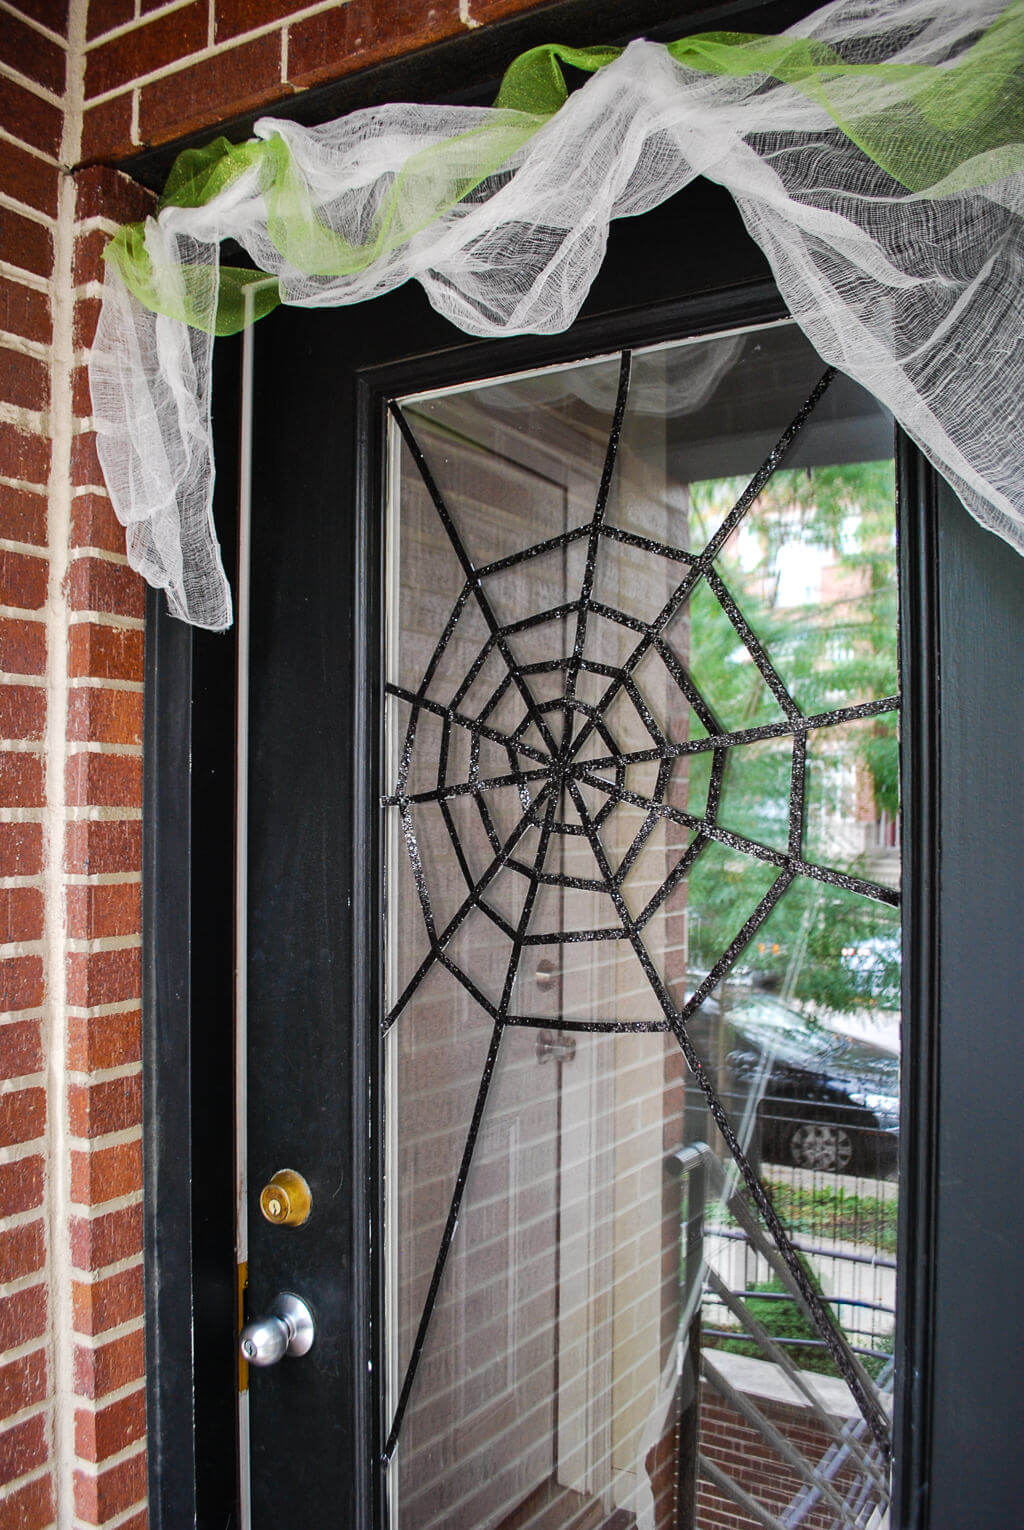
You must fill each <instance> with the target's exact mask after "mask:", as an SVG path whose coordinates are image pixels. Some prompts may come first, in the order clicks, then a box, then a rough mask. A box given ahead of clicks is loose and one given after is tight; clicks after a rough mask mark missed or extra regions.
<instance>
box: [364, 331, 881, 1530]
mask: <svg viewBox="0 0 1024 1530" xmlns="http://www.w3.org/2000/svg"><path fill="white" fill-rule="evenodd" d="M820 378H821V365H820V362H819V361H818V359H817V358H816V357H815V355H814V353H813V351H812V350H811V349H810V347H809V346H808V345H807V343H806V341H804V340H803V338H802V337H801V336H800V335H799V332H798V331H796V330H795V328H793V327H792V326H790V325H781V326H772V327H768V328H764V329H759V330H754V331H750V332H744V333H740V334H733V335H727V336H722V337H719V338H717V339H712V340H701V341H699V342H685V343H679V344H676V345H673V346H669V347H661V348H657V349H654V350H651V351H647V352H644V353H638V354H637V355H635V356H633V357H629V356H626V357H621V358H620V357H619V356H614V357H609V358H605V359H602V360H599V361H596V362H588V363H586V364H585V365H581V366H577V367H569V368H563V369H554V370H550V371H546V372H542V373H536V374H532V375H525V376H522V377H514V378H505V379H499V380H497V381H496V382H493V383H481V384H476V385H474V386H472V387H468V388H462V389H457V390H452V391H447V392H443V393H439V394H436V395H433V396H431V397H430V398H417V399H408V400H405V401H403V402H402V403H401V404H400V405H396V406H395V408H394V411H393V420H392V443H393V445H392V459H391V460H392V472H391V479H390V486H389V493H390V514H389V593H388V629H387V647H388V718H387V723H388V743H387V766H386V773H387V776H388V791H389V793H390V795H389V796H388V797H387V799H386V801H385V808H384V812H385V830H386V841H385V856H386V869H387V888H386V898H387V909H388V921H387V939H386V952H385V957H386V975H387V981H386V1014H385V1016H384V1031H385V1036H386V1042H385V1051H386V1102H385V1124H386V1136H387V1203H386V1208H385V1209H386V1235H387V1249H386V1264H387V1281H386V1285H387V1292H386V1301H387V1311H386V1314H385V1317H386V1351H387V1360H388V1366H387V1370H388V1375H387V1396H386V1398H385V1408H386V1413H387V1423H386V1429H387V1442H386V1446H385V1461H386V1471H387V1494H388V1503H389V1512H390V1516H391V1523H392V1525H393V1526H394V1527H396V1530H432V1527H434V1526H437V1527H440V1526H445V1527H446V1530H447V1527H453V1530H459V1527H463V1530H478V1527H482V1526H488V1527H491V1526H493V1527H501V1530H528V1527H535V1530H570V1527H572V1530H598V1527H604V1530H631V1527H641V1526H643V1527H646V1530H670V1527H673V1530H674V1527H686V1530H692V1527H693V1526H694V1525H697V1524H699V1525H700V1526H701V1530H726V1527H728V1530H737V1527H742V1526H747V1525H763V1524H765V1523H778V1524H784V1525H787V1526H796V1525H806V1526H808V1527H811V1530H824V1527H825V1526H840V1527H842V1530H853V1527H855V1526H862V1525H866V1524H867V1523H868V1520H869V1519H870V1518H871V1516H872V1515H876V1516H877V1515H881V1514H882V1513H884V1510H885V1506H886V1503H887V1464H886V1451H885V1445H886V1437H887V1429H888V1424H887V1414H888V1411H889V1404H888V1398H889V1397H890V1396H891V1390H892V1359H891V1355H892V1328H893V1319H894V1308H895V1216H896V1185H895V1183H894V1180H893V1178H892V1176H893V1174H894V1170H895V1162H896V1144H897V1140H898V1129H899V1119H898V1047H897V1044H896V1037H897V1034H898V1032H897V1022H898V1008H899V913H898V887H899V839H898V823H899V805H898V769H897V752H896V751H897V742H896V724H897V717H898V711H897V705H898V702H897V697H896V596H895V560H894V528H895V511H894V488H893V467H892V455H891V440H892V430H891V423H890V421H889V420H888V418H887V417H886V416H885V414H884V412H883V411H881V410H880V409H879V407H878V406H877V405H876V404H875V403H874V402H873V401H872V400H871V399H870V398H868V396H867V395H865V394H863V393H862V392H861V391H860V390H859V389H857V388H855V387H854V386H853V385H852V384H850V383H849V382H847V381H845V380H843V379H841V378H838V379H835V380H832V381H831V382H830V381H829V379H828V378H826V379H825V380H824V381H819V379H820ZM809 397H811V398H812V400H813V407H812V408H808V407H807V405H806V403H805V401H806V400H808V398H809ZM794 422H795V424H794ZM784 432H788V434H787V437H786V439H787V441H789V447H788V451H787V453H786V455H785V459H784V465H783V466H782V467H776V469H775V471H774V472H773V471H771V462H769V464H768V466H767V467H765V468H763V470H762V464H764V463H765V461H766V458H768V456H769V453H771V451H772V449H773V447H774V446H775V443H776V442H777V441H778V440H779V438H780V437H781V436H783V433H784ZM772 461H774V459H772ZM752 481H753V482H752ZM751 482H752V487H749V488H748V485H750V484H751ZM684 1053H686V1054H688V1055H689V1057H690V1060H691V1062H692V1064H693V1067H692V1068H688V1067H687V1064H686V1062H685V1061H684ZM766 1516H767V1518H766Z"/></svg>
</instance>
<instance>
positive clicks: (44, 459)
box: [0, 5, 67, 1530]
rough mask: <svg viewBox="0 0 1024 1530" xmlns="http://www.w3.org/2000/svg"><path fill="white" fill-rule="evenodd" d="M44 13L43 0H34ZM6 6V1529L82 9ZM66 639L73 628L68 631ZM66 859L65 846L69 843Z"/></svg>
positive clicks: (21, 1412) (24, 1516) (30, 1220)
mask: <svg viewBox="0 0 1024 1530" xmlns="http://www.w3.org/2000/svg"><path fill="white" fill-rule="evenodd" d="M26 9H28V7H26ZM33 10H34V11H35V12H36V17H35V19H32V18H28V17H26V18H25V19H24V20H22V19H21V18H20V17H18V16H16V15H12V14H9V13H8V12H5V13H4V15H3V17H2V19H0V30H2V33H3V39H2V46H0V57H2V62H0V129H2V133H3V137H2V140H0V159H2V163H3V176H2V178H0V668H2V670H3V680H2V683H0V740H2V742H0V911H2V913H0V944H2V950H0V1011H2V1016H0V1065H2V1066H0V1073H2V1083H0V1530H14V1527H17V1530H42V1527H43V1526H46V1525H49V1524H51V1523H52V1522H53V1520H54V1515H55V1512H56V1493H55V1480H54V1473H53V1468H52V1460H53V1441H54V1429H55V1415H56V1408H55V1402H56V1380H55V1367H54V1355H53V1344H52V1335H53V1329H52V1317H53V1304H52V1297H51V1294H50V1293H51V1290H52V1280H53V1273H54V1270H55V1268H56V1267H57V1265H58V1264H59V1263H60V1262H61V1258H62V1253H63V1250H62V1248H61V1246H60V1239H59V1237H55V1235H54V1227H53V1211H54V1200H53V1196H52V1158H51V1141H52V1136H51V1125H52V1117H53V1112H54V1110H55V1109H56V1110H57V1111H58V1112H59V1111H60V1108H61V1107H60V1104H59V1102H55V1101H54V1100H53V1098H52V1093H51V1087H50V1085H51V1080H50V1077H49V1072H48V1064H49V1061H50V1048H49V1039H50V1035H51V1033H52V1028H53V1012H52V1009H51V1007H50V1004H49V982H48V978H49V973H48V970H47V968H48V961H47V952H48V941H47V935H48V928H49V917H48V916H49V912H50V910H49V904H50V897H49V893H50V885H49V880H48V876H47V868H48V866H49V864H50V858H51V855H52V853H53V846H52V839H51V825H50V822H49V818H48V805H47V804H48V792H47V774H46V743H47V739H48V730H49V728H50V726H51V724H52V721H53V719H52V716H51V708H50V706H49V692H50V684H49V680H50V666H51V664H52V662H53V660H54V655H55V650H54V640H53V635H52V633H51V632H50V631H49V625H50V624H49V615H50V608H51V602H52V599H53V594H54V590H53V581H54V570H53V568H52V564H51V555H50V545H49V533H50V515H49V506H48V490H49V487H50V481H51V475H52V474H53V472H54V470H55V466H54V458H53V451H52V447H51V439H50V438H51V402H52V401H51V368H52V361H53V343H54V329H53V314H52V309H51V301H50V291H49V283H50V279H51V275H52V272H53V262H54V250H55V243H56V235H57V224H58V204H59V189H60V180H61V176H60V169H59V164H60V154H61V148H62V141H63V129H64V113H63V102H64V93H65V81H66V73H67V40H66V31H65V18H64V17H63V15H62V14H61V8H60V6H59V5H55V6H53V7H52V8H50V7H48V6H46V5H40V6H36V7H33ZM58 641H59V640H58ZM57 853H58V856H59V848H58V852H57Z"/></svg>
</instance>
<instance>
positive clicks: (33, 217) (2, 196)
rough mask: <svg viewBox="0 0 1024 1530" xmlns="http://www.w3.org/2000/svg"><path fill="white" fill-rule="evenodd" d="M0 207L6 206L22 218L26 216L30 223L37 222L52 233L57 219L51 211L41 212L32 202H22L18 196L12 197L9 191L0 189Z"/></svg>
mask: <svg viewBox="0 0 1024 1530" xmlns="http://www.w3.org/2000/svg"><path fill="white" fill-rule="evenodd" d="M0 207H7V208H9V209H10V211H11V212H16V213H18V214H19V216H20V217H22V218H28V219H29V221H30V222H31V223H38V224H40V225H41V226H42V227H43V228H45V229H49V231H50V233H51V234H52V233H54V232H55V231H56V228H57V219H56V218H55V217H54V216H53V214H52V213H48V212H43V210H42V209H41V208H39V207H36V206H35V205H34V204H33V203H32V202H23V201H22V200H21V198H20V197H12V196H11V194H10V192H7V191H0Z"/></svg>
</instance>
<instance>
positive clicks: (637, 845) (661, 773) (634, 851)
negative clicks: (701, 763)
mask: <svg viewBox="0 0 1024 1530" xmlns="http://www.w3.org/2000/svg"><path fill="white" fill-rule="evenodd" d="M674 764H675V762H674V761H673V760H659V762H658V777H657V780H656V781H655V783H654V797H655V800H656V801H658V802H660V801H663V800H664V797H665V793H666V792H667V791H668V788H669V785H670V783H671V780H672V771H673V768H674ZM612 800H613V799H612V798H609V803H611V802H612ZM660 822H661V815H660V814H658V813H656V812H654V810H653V809H652V810H651V811H650V812H649V813H648V814H647V817H646V818H645V819H644V821H643V823H642V824H641V825H640V827H639V829H638V830H637V832H636V834H635V835H634V837H633V840H632V842H631V843H630V845H629V846H628V848H627V850H626V853H625V854H624V855H623V857H622V859H621V860H620V862H619V864H618V866H616V868H615V881H616V883H617V884H618V886H619V887H621V886H622V885H623V884H624V882H625V880H626V878H627V876H628V875H629V873H630V872H631V871H632V869H633V867H634V866H635V865H636V863H637V861H638V860H639V859H640V856H641V855H642V854H643V851H644V847H645V845H646V844H647V842H648V840H649V839H650V837H651V835H652V834H653V833H654V831H655V829H656V828H657V827H658V824H659V823H660Z"/></svg>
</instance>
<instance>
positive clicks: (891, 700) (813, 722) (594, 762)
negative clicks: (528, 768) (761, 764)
mask: <svg viewBox="0 0 1024 1530" xmlns="http://www.w3.org/2000/svg"><path fill="white" fill-rule="evenodd" d="M899 707H900V697H899V696H882V697H880V698H879V699H878V700H877V701H862V702H858V703H856V704H855V705H853V706H849V707H837V708H835V709H834V710H832V711H830V712H818V713H816V714H815V715H814V716H811V717H805V718H803V719H802V720H801V721H800V722H799V723H798V724H796V725H794V724H793V723H791V722H788V721H786V722H777V723H760V724H759V725H758V726H757V727H756V728H737V729H734V730H732V731H730V732H725V733H722V732H718V731H715V732H712V733H708V734H707V735H706V736H705V737H701V738H690V739H683V740H681V741H680V742H679V743H669V744H666V745H664V746H663V747H661V748H652V749H627V750H624V751H623V752H622V754H621V755H619V756H618V758H619V759H621V760H622V763H623V764H624V765H627V766H628V765H644V764H647V763H649V762H650V761H652V760H677V759H680V758H682V757H683V756H685V755H688V754H706V753H708V752H709V751H711V750H718V749H721V750H726V749H732V748H735V747H736V746H737V745H742V744H756V743H760V742H761V741H762V740H763V739H772V738H791V737H793V735H794V734H796V733H805V732H808V733H813V732H814V731H816V730H817V729H819V728H836V727H840V726H841V725H842V724H843V723H850V722H860V721H862V720H863V719H864V718H866V717H878V716H880V715H883V714H885V713H887V712H897V711H899ZM614 763H615V761H614V760H612V759H611V758H608V757H600V758H597V757H595V758H593V759H587V760H583V761H580V762H579V764H580V766H581V767H586V768H587V769H589V770H603V769H605V768H606V767H607V766H610V765H612V764H614ZM571 768H572V769H574V770H575V769H576V768H577V767H576V766H575V765H574V766H572V767H571Z"/></svg>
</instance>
